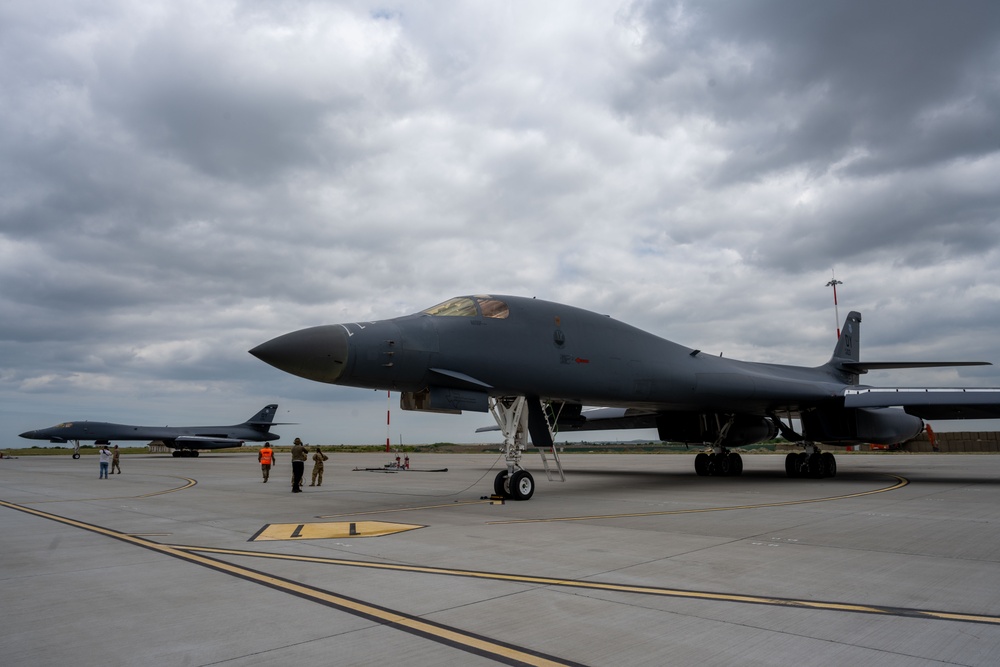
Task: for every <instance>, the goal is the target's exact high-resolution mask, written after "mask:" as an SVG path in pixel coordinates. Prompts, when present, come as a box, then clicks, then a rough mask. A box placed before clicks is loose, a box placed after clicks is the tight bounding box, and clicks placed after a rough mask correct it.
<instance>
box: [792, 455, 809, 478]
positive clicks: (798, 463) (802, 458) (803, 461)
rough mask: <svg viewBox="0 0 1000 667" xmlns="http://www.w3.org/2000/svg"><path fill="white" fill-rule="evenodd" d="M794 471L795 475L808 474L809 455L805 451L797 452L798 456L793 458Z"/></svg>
mask: <svg viewBox="0 0 1000 667" xmlns="http://www.w3.org/2000/svg"><path fill="white" fill-rule="evenodd" d="M795 472H796V475H795V476H796V477H808V476H809V455H808V454H806V453H805V452H799V454H798V457H797V458H796V460H795Z"/></svg>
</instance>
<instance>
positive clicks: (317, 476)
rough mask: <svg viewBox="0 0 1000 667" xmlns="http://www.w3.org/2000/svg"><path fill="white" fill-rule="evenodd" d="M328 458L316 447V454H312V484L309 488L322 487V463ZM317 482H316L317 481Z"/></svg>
mask: <svg viewBox="0 0 1000 667" xmlns="http://www.w3.org/2000/svg"><path fill="white" fill-rule="evenodd" d="M328 458H330V457H329V456H327V455H326V454H324V453H323V450H321V449H320V448H319V445H317V446H316V453H315V454H313V477H312V484H310V485H309V486H322V485H323V461H326V460H327V459H328ZM317 480H318V481H317Z"/></svg>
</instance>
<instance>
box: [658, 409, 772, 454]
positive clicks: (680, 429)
mask: <svg viewBox="0 0 1000 667" xmlns="http://www.w3.org/2000/svg"><path fill="white" fill-rule="evenodd" d="M728 420H729V418H728V416H726V415H715V414H702V413H698V412H668V413H665V414H661V415H660V416H659V417H657V418H656V432H657V434H658V436H659V438H660V440H663V441H665V442H685V443H691V444H702V443H708V442H715V441H716V440H718V439H719V430H720V427H724V426H725V424H726V422H727V421H728ZM777 435H778V428H777V426H775V425H774V422H772V421H771V420H770V419H768V418H767V417H760V416H756V415H736V418H735V420H734V421H733V424H732V426H730V427H729V430H728V431H727V432H726V437H725V439H724V440H723V441H722V442H721V443H720V444H721V445H722V446H724V447H741V446H743V445H752V444H753V443H755V442H762V441H764V440H770V439H771V438H774V437H775V436H777Z"/></svg>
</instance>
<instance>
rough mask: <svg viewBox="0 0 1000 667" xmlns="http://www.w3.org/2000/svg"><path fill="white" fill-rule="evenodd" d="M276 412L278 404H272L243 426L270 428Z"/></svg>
mask: <svg viewBox="0 0 1000 667" xmlns="http://www.w3.org/2000/svg"><path fill="white" fill-rule="evenodd" d="M277 411H278V404H277V403H272V404H271V405H265V406H264V407H263V408H262V409H261V411H260V412H258V413H257V414H255V415H254V416H253V417H251V418H250V419H248V420H246V421H245V422H244V424H247V425H249V426H264V427H267V426H271V425H272V424H273V422H274V415H275V413H276V412H277Z"/></svg>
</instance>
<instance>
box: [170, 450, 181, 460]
mask: <svg viewBox="0 0 1000 667" xmlns="http://www.w3.org/2000/svg"><path fill="white" fill-rule="evenodd" d="M170 455H171V456H173V457H176V458H180V457H181V456H183V454H181V450H179V449H175V450H174V451H172V452H170Z"/></svg>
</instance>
